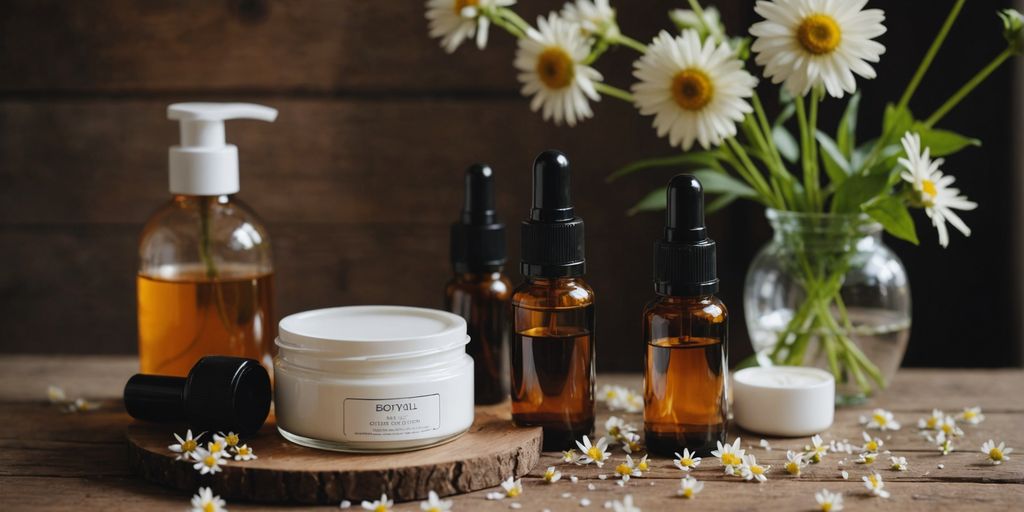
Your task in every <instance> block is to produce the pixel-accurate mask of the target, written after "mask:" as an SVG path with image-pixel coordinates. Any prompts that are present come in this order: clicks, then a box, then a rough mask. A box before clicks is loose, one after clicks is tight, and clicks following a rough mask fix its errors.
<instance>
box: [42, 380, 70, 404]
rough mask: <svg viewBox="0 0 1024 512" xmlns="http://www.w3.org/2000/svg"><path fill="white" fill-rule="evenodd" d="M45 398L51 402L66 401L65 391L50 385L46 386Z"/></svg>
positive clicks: (60, 402)
mask: <svg viewBox="0 0 1024 512" xmlns="http://www.w3.org/2000/svg"><path fill="white" fill-rule="evenodd" d="M46 398H47V399H49V400H50V403H51V404H62V403H65V402H67V401H68V395H67V393H65V392H64V390H63V389H62V388H59V387H57V386H52V385H51V386H49V387H47V388H46Z"/></svg>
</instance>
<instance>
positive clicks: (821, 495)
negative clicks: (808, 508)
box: [814, 489, 843, 512]
mask: <svg viewBox="0 0 1024 512" xmlns="http://www.w3.org/2000/svg"><path fill="white" fill-rule="evenodd" d="M814 499H815V501H817V502H818V510H821V512H839V511H840V510H842V509H843V494H842V493H839V492H831V491H829V490H828V489H822V490H820V491H818V492H817V493H816V494H815V495H814Z"/></svg>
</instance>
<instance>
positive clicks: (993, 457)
mask: <svg viewBox="0 0 1024 512" xmlns="http://www.w3.org/2000/svg"><path fill="white" fill-rule="evenodd" d="M981 453H984V454H985V456H986V457H988V461H989V463H991V464H993V465H999V464H1002V463H1003V461H1006V460H1010V457H1009V455H1010V454H1011V453H1013V448H1007V447H1006V443H999V444H998V445H996V443H995V442H994V441H992V440H991V439H989V440H988V441H985V443H984V444H982V445H981Z"/></svg>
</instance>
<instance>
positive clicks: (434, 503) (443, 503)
mask: <svg viewBox="0 0 1024 512" xmlns="http://www.w3.org/2000/svg"><path fill="white" fill-rule="evenodd" d="M451 509H452V500H442V499H441V497H440V496H438V495H437V493H436V492H434V491H430V492H429V493H428V494H427V501H421V502H420V510H422V511H423V512H444V511H445V510H451Z"/></svg>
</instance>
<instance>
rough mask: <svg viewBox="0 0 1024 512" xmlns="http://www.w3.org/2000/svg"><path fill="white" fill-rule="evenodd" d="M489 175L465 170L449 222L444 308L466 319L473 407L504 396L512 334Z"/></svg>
mask: <svg viewBox="0 0 1024 512" xmlns="http://www.w3.org/2000/svg"><path fill="white" fill-rule="evenodd" d="M494 204H495V203H494V172H493V171H492V170H491V168H490V167H488V166H486V165H482V164H476V165H473V166H472V167H470V168H469V169H467V170H466V198H465V201H464V202H463V205H462V214H461V216H460V217H459V220H458V221H457V222H455V223H454V224H452V232H451V259H452V270H453V271H454V273H455V275H454V276H453V277H452V279H451V281H448V285H447V286H446V287H445V309H447V310H448V311H451V312H452V313H455V314H457V315H459V316H461V317H462V318H465V319H466V324H467V327H468V329H469V345H468V346H467V347H466V351H467V352H468V353H469V355H470V356H472V357H473V365H474V373H475V375H474V383H475V384H474V396H475V398H476V403H477V404H482V405H486V404H496V403H498V402H502V401H504V400H505V399H506V398H507V397H508V367H509V363H508V343H509V338H510V333H511V331H512V327H511V322H509V310H510V307H509V303H510V301H511V298H512V282H511V281H509V279H508V277H506V276H505V274H504V273H503V272H502V270H503V269H504V265H505V259H506V249H505V225H504V224H502V223H500V222H498V216H497V212H496V211H495V206H494Z"/></svg>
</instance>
